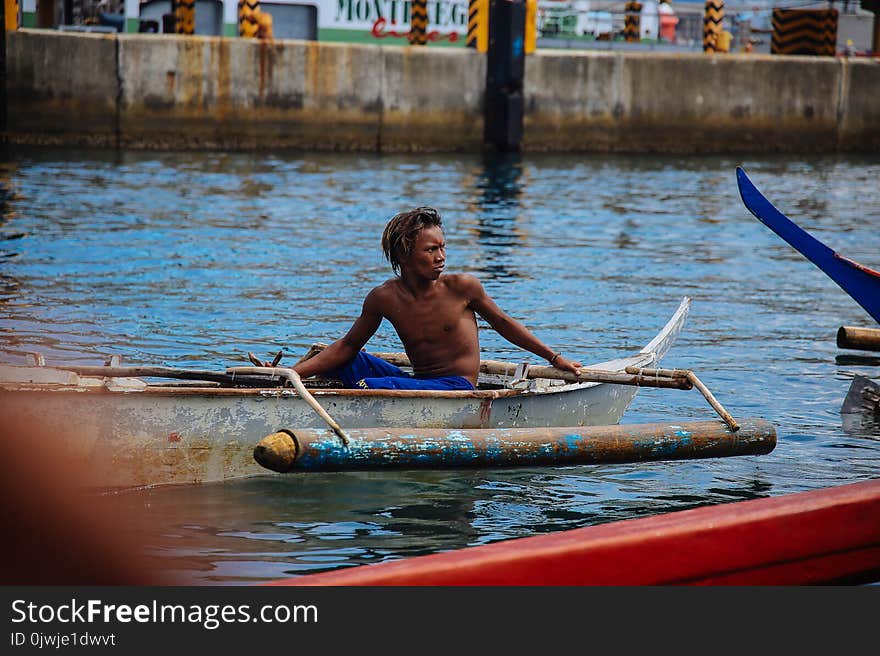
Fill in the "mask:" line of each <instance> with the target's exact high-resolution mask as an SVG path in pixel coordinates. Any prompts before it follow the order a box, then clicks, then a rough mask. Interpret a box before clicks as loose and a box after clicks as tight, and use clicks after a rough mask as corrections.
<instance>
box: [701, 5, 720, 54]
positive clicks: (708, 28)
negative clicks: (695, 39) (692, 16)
mask: <svg viewBox="0 0 880 656" xmlns="http://www.w3.org/2000/svg"><path fill="white" fill-rule="evenodd" d="M723 22H724V0H706V9H705V12H704V14H703V52H718V36H719V35H720V34H721V24H722V23H723Z"/></svg>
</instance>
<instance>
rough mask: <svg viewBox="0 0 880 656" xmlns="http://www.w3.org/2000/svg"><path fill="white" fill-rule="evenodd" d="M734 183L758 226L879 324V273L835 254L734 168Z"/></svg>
mask: <svg viewBox="0 0 880 656" xmlns="http://www.w3.org/2000/svg"><path fill="white" fill-rule="evenodd" d="M736 181H737V184H738V185H739V193H740V196H742V200H743V203H744V204H745V206H746V208H748V210H749V211H750V212H751V213H752V214H754V215H755V217H757V219H758V220H759V221H760V222H761V223H763V224H764V225H766V226H767V227H768V228H770V229H771V230H772V231H773V232H775V233H776V234H777V235H779V236H780V237H782V238H783V239H784V240H785V241H786V242H788V244H789V245H790V246H792V247H793V248H794V249H796V250H797V251H798V252H799V253H801V254H802V255H803V256H804V257H806V258H807V259H808V260H810V262H812V263H813V264H815V265H816V266H817V267H819V268H820V269H821V270H822V271H823V272H824V273H825V274H826V275H827V276H828V277H829V278H831V279H832V280H833V281H834V282H836V283H837V284H838V285H839V286H840V287H841V289H843V291H845V292H846V293H847V294H849V295H850V296H851V297H852V298H853V299H854V300H855V301H856V303H858V304H859V305H861V306H862V307H863V308H865V310H867V311H868V314H870V315H871V316H872V317H873V318H874V320H875V321H877V322H878V323H880V271H875V270H874V269H871V268H868V267H866V266H865V265H863V264H859V263H858V262H856V261H855V260H851V259H849V258H848V257H844V256H843V255H840V254H839V253H836V252H835V251H833V250H832V249H831V248H829V247H828V246H826V245H825V244H823V243H822V242H821V241H819V240H818V239H816V238H815V237H813V236H812V235H810V234H809V233H808V232H807V231H806V230H804V229H803V228H801V227H799V226H798V225H797V224H796V223H794V221H792V220H791V219H789V218H788V217H787V216H785V215H784V214H783V213H782V212H780V211H779V210H778V209H776V207H774V206H773V204H772V203H771V202H770V201H769V200H767V199H766V198H765V197H764V195H763V194H762V193H761V192H760V191H758V188H757V187H755V185H754V184H753V183H752V181H751V180H749V177H748V176H747V175H746V173H745V171H743V170H742V168H740V167H737V168H736Z"/></svg>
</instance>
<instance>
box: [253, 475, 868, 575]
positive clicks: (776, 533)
mask: <svg viewBox="0 0 880 656" xmlns="http://www.w3.org/2000/svg"><path fill="white" fill-rule="evenodd" d="M878 517H880V479H874V480H870V481H864V482H860V483H852V484H848V485H841V486H837V487H830V488H825V489H821V490H814V491H809V492H799V493H796V494H788V495H783V496H778V497H770V498H767V499H752V500H748V501H739V502H734V503H727V504H722V505H718V506H708V507H703V508H695V509H692V510H683V511H678V512H672V513H666V514H663V515H656V516H654V517H644V518H639V519H631V520H625V521H618V522H610V523H607V524H602V525H600V526H590V527H586V528H579V529H573V530H568V531H560V532H558V533H551V534H549V535H539V536H534V537H528V538H520V539H516V540H506V541H504V542H497V543H495V544H489V545H481V546H476V547H468V548H465V549H459V550H457V551H448V552H445V553H439V554H432V555H428V556H418V557H413V558H406V559H403V560H397V561H393V562H387V563H379V564H376V565H362V566H360V567H353V568H346V569H343V570H337V571H333V572H326V573H321V574H309V575H304V576H299V577H296V578H291V579H285V580H281V581H276V582H273V583H270V584H268V585H292V586H310V585H323V586H338V585H347V586H355V585H378V586H391V585H417V586H424V585H435V586H451V585H462V586H465V585H483V586H485V585H568V586H571V585H676V584H678V585H681V584H688V585H813V584H856V583H869V582H875V581H878V580H880V523H878V521H877V518H878Z"/></svg>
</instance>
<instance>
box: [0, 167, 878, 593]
mask: <svg viewBox="0 0 880 656" xmlns="http://www.w3.org/2000/svg"><path fill="white" fill-rule="evenodd" d="M736 165H742V166H744V167H745V169H746V171H747V172H748V173H749V174H750V176H751V177H752V179H753V180H754V181H755V182H756V184H757V185H758V187H759V188H761V189H762V191H764V193H765V194H766V195H767V196H768V197H769V198H770V199H771V200H772V201H773V202H774V203H775V204H776V205H777V206H778V207H779V208H780V209H782V210H783V211H784V212H785V213H787V214H788V215H789V216H790V217H792V218H793V219H794V220H796V221H798V222H800V223H801V224H802V225H803V226H804V227H806V228H808V229H809V230H811V231H813V232H814V234H815V235H816V236H818V237H819V238H820V239H824V240H825V241H826V242H827V243H828V244H829V245H830V246H832V247H833V248H836V249H837V250H839V251H841V252H842V253H844V254H846V255H848V256H850V257H852V258H854V259H856V260H859V261H861V262H863V263H865V264H868V265H870V266H874V267H880V229H878V227H880V185H878V183H877V181H878V180H880V157H869V158H862V157H856V156H847V157H832V156H827V157H826V156H803V157H784V158H783V157H766V156H761V157H753V158H739V159H735V158H727V157H659V156H658V157H644V156H640V157H635V156H632V157H628V156H605V155H602V156H598V155H596V156H565V157H562V156H522V157H507V158H494V159H493V158H488V157H483V156H481V155H472V156H454V157H453V156H434V155H432V156H421V157H419V156H373V155H348V154H346V155H313V154H308V155H301V156H300V155H272V154H259V155H254V154H193V153H186V154H175V153H166V154H156V153H121V154H117V153H104V152H93V151H78V150H16V151H13V152H10V153H7V154H6V155H5V156H4V157H3V160H2V164H0V200H2V219H0V361H2V362H7V363H23V362H24V361H25V354H26V353H27V352H30V351H39V352H41V353H42V354H43V355H44V356H45V357H46V360H47V362H48V363H49V364H52V363H60V362H64V363H78V364H100V363H102V362H103V361H104V359H105V358H106V357H107V356H109V355H111V354H120V355H122V357H123V361H124V362H125V363H128V364H138V363H141V364H162V365H176V366H188V367H189V366H195V367H203V366H205V367H225V366H230V365H234V364H246V357H245V354H246V353H247V351H254V352H257V353H262V354H265V355H269V354H271V353H274V352H275V351H277V350H278V349H279V348H283V349H284V351H285V352H286V353H288V354H289V355H288V356H287V360H286V361H291V360H292V359H295V358H296V357H298V356H299V355H300V354H302V353H303V352H305V350H306V349H307V348H308V346H309V345H310V344H311V343H313V342H315V341H325V342H326V341H331V340H332V339H334V338H335V337H338V336H340V335H341V334H342V333H343V332H344V331H345V330H346V329H347V328H348V326H349V324H350V322H351V321H352V319H353V318H354V317H355V316H356V314H357V313H358V311H359V309H360V303H361V300H362V298H363V296H364V295H365V294H366V292H367V291H368V290H369V289H370V288H371V287H372V286H374V285H376V284H378V283H380V282H381V281H383V280H384V279H386V278H387V277H388V276H389V273H390V272H389V269H388V267H387V264H386V263H385V262H384V260H383V259H382V257H381V250H380V247H379V237H380V234H381V230H382V228H383V227H384V224H385V222H386V221H387V219H388V218H389V217H390V216H391V215H393V214H394V213H395V212H397V211H399V210H400V209H403V208H407V207H410V206H413V205H417V204H431V205H434V206H436V207H438V208H439V209H440V211H441V213H442V214H443V216H444V220H445V222H446V228H447V238H448V243H449V253H448V260H449V267H450V269H451V270H458V271H465V272H470V273H473V274H475V275H477V276H478V277H480V278H481V279H482V280H483V282H484V284H485V286H486V287H487V289H488V290H489V292H490V294H491V295H492V296H493V297H494V298H495V300H496V301H497V302H498V303H499V304H500V305H501V306H502V307H503V308H505V309H506V310H507V311H508V312H510V313H511V314H512V315H514V316H515V317H517V318H519V319H520V320H522V321H523V322H524V323H526V324H527V325H528V326H529V327H530V328H532V330H533V331H534V332H536V333H537V334H538V335H539V336H540V337H541V338H543V339H544V341H545V342H547V343H549V344H551V345H553V346H554V347H556V348H559V349H561V350H563V351H564V352H565V353H566V354H569V355H571V356H573V357H577V358H579V359H581V360H582V361H583V362H585V363H586V362H595V361H601V360H605V359H609V358H611V357H615V356H616V355H618V354H620V353H621V352H622V351H626V352H629V351H633V350H638V349H639V348H641V347H642V346H643V345H644V344H646V343H647V342H648V341H649V340H650V339H651V338H652V337H653V335H654V334H655V333H656V331H657V330H658V329H659V328H660V327H661V326H662V325H663V324H664V323H665V321H666V320H667V319H668V318H669V316H670V315H671V314H672V312H673V311H674V310H675V308H676V307H677V305H678V303H679V301H680V300H681V298H682V297H683V296H690V297H692V299H693V305H692V309H691V314H690V318H689V320H688V323H687V324H686V327H685V330H684V331H683V333H682V335H681V336H680V338H679V339H678V341H677V342H676V343H675V345H674V346H673V348H672V350H671V351H670V353H669V354H668V355H667V357H666V359H665V360H664V365H666V366H677V367H686V368H691V369H694V370H695V371H696V372H697V373H698V375H700V377H701V379H702V380H703V381H704V382H705V383H706V384H707V385H708V386H709V388H710V389H711V390H712V391H713V392H714V393H715V395H716V397H717V398H718V399H719V400H720V401H721V403H723V404H724V405H725V406H726V408H727V409H728V410H729V411H730V412H731V413H732V414H733V415H734V416H739V417H747V416H757V417H763V418H765V419H768V420H770V421H771V422H773V423H774V424H775V425H776V426H777V430H778V446H777V448H776V450H775V451H774V452H773V453H771V454H770V455H767V456H760V457H746V458H730V459H717V460H702V461H685V462H669V463H651V464H639V465H610V466H583V467H559V468H545V469H514V470H482V471H433V472H402V473H401V472H394V473H385V472H381V473H340V474H301V475H292V476H288V477H260V478H257V479H251V480H246V481H239V482H231V483H225V484H212V485H204V486H194V487H175V488H157V489H152V490H142V491H138V492H132V493H126V494H123V495H117V497H118V498H116V499H115V502H116V503H119V504H121V505H123V506H124V507H126V508H130V509H131V511H132V512H137V513H145V514H146V515H148V516H151V517H154V518H158V519H160V520H161V522H162V526H163V527H164V528H163V530H162V531H161V532H160V533H159V534H153V535H150V536H148V538H147V539H146V541H145V547H146V548H147V549H148V550H150V551H151V552H152V553H153V554H155V555H158V556H159V557H161V558H163V559H164V558H167V560H168V563H169V564H168V567H169V568H172V569H175V570H177V571H178V572H179V573H180V575H181V576H182V577H183V580H185V581H187V582H194V583H227V584H228V583H235V584H237V583H247V582H255V581H262V580H269V579H274V578H280V577H285V576H293V575H297V574H302V573H308V572H314V571H324V570H330V569H336V568H340V567H349V566H353V565H360V564H364V563H375V562H380V561H384V560H391V559H397V558H400V557H404V556H410V555H416V554H426V553H432V552H437V551H443V550H449V549H455V548H459V547H463V546H466V545H476V544H484V543H488V542H493V541H497V540H502V539H506V538H513V537H522V536H528V535H534V534H538V533H546V532H552V531H560V530H564V529H569V528H576V527H581V526H586V525H591V524H599V523H604V522H609V521H613V520H619V519H627V518H633V517H639V516H645V515H653V514H656V513H661V512H666V511H671V510H679V509H685V508H691V507H695V506H701V505H708V504H720V503H725V502H730V501H737V500H741V499H750V498H756V497H766V496H777V495H781V494H786V493H790V492H798V491H803V490H812V489H817V488H821V487H825V486H830V485H839V484H844V483H849V482H855V481H859V480H865V479H870V478H876V477H877V476H878V475H880V428H878V427H877V426H876V425H874V424H871V423H865V422H860V421H854V422H850V421H847V420H846V418H844V417H842V416H841V414H840V406H841V403H842V401H843V398H844V396H845V395H846V391H847V389H848V388H849V385H850V382H851V379H852V376H853V375H854V374H856V373H862V374H867V375H872V376H874V377H877V376H878V375H880V368H878V367H871V366H869V365H866V364H863V363H856V364H848V362H850V361H851V356H853V355H855V353H853V352H846V351H841V350H839V349H838V348H837V347H836V344H835V333H836V331H837V328H838V327H839V326H841V325H855V326H870V325H872V324H873V321H872V319H871V318H870V317H869V316H868V315H867V313H866V312H864V311H863V310H862V309H861V308H860V307H859V306H858V305H857V304H856V303H855V302H854V301H852V300H851V299H850V298H849V297H848V296H847V295H846V294H845V293H844V292H842V291H841V290H840V289H839V288H838V287H837V286H836V285H834V283H833V282H831V280H830V279H828V278H827V277H826V276H824V275H823V274H822V273H821V272H819V270H818V269H816V268H815V267H813V266H812V265H811V264H809V263H808V262H807V261H806V260H804V259H803V258H802V257H801V256H800V255H798V254H797V253H796V252H795V251H793V250H792V249H790V248H789V247H788V246H787V245H786V244H785V243H783V242H782V241H781V240H780V239H778V238H777V237H776V236H775V235H774V234H772V233H771V232H770V231H769V230H768V229H767V228H765V227H764V226H763V225H761V224H760V223H759V222H758V221H756V220H755V219H754V218H753V217H752V216H751V215H750V214H749V213H748V211H747V210H746V209H745V208H744V207H743V205H742V203H741V202H740V200H739V196H738V193H737V189H736V181H735V174H734V167H735V166H736ZM481 328H482V330H481V340H482V349H483V353H484V357H487V358H496V359H505V358H516V359H519V358H520V357H521V355H520V353H519V352H518V351H517V349H516V348H515V347H513V346H511V345H509V344H507V343H506V342H504V340H502V339H501V338H500V337H498V336H497V335H496V334H495V333H493V332H492V331H491V330H490V329H488V328H487V327H486V326H485V325H483V326H481ZM369 347H370V348H371V349H373V350H380V351H381V350H400V344H399V342H398V341H397V338H396V336H395V334H394V331H393V329H391V328H390V326H388V325H387V324H383V325H382V327H381V328H380V330H379V333H378V334H377V335H376V337H374V339H373V340H372V341H371V343H370V345H369ZM863 355H864V354H863ZM840 356H850V358H849V359H846V357H844V358H841V357H840ZM709 418H714V414H713V412H712V410H711V408H709V406H708V405H707V404H706V403H705V401H704V400H703V398H702V396H700V395H699V393H698V392H696V391H690V392H681V391H667V390H652V389H645V390H642V391H640V392H639V394H638V396H637V397H636V400H635V402H634V403H633V405H632V406H631V408H630V410H629V411H628V412H627V414H626V415H625V417H624V422H625V423H630V422H643V421H663V420H666V419H682V420H689V419H709ZM120 530H124V529H122V528H121V529H120Z"/></svg>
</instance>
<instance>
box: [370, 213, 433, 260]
mask: <svg viewBox="0 0 880 656" xmlns="http://www.w3.org/2000/svg"><path fill="white" fill-rule="evenodd" d="M425 226H437V227H438V228H441V227H443V223H442V221H441V220H440V213H439V212H438V211H437V210H435V209H434V208H433V207H417V208H415V209H414V210H409V211H408V212H401V213H400V214H397V215H395V216H394V218H392V219H391V220H390V221H389V222H388V225H386V226H385V232H383V233H382V250H383V251H384V252H385V257H386V258H387V259H388V261H389V262H390V263H391V268H392V269H393V270H394V273H398V274H399V273H400V262H401V260H405V259H406V258H407V257H409V254H410V253H412V249H413V245H415V243H416V237H418V234H419V231H420V230H421V229H422V228H424V227H425Z"/></svg>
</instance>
